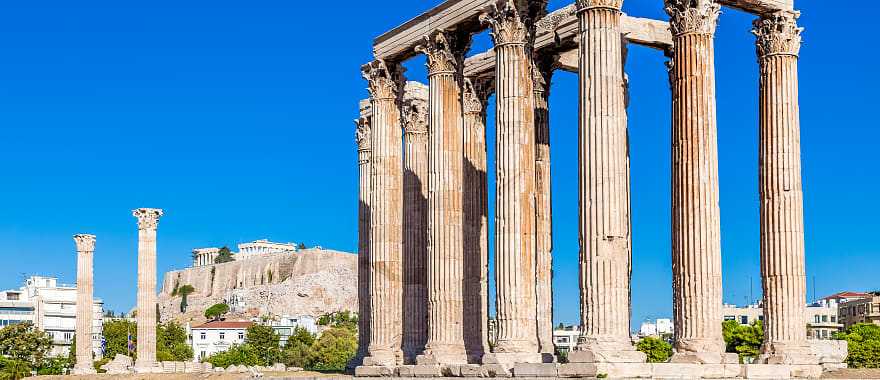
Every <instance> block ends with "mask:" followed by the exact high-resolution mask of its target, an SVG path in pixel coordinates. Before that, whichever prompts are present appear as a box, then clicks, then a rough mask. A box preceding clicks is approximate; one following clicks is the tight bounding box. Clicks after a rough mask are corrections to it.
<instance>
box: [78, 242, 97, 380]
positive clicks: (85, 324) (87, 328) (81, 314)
mask: <svg viewBox="0 0 880 380" xmlns="http://www.w3.org/2000/svg"><path fill="white" fill-rule="evenodd" d="M73 240H74V241H75V242H76V365H75V366H74V367H73V374H74V375H92V374H95V373H96V371H95V367H94V359H93V358H92V319H93V318H94V317H95V313H94V310H93V307H92V305H93V304H94V299H93V298H94V289H95V286H94V284H95V283H94V278H93V276H92V262H93V257H94V254H95V236H94V235H75V236H74V237H73Z"/></svg>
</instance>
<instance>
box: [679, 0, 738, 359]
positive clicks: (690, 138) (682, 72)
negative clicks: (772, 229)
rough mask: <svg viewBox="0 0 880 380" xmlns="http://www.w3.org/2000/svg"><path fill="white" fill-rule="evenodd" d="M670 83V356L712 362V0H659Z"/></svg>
mask: <svg viewBox="0 0 880 380" xmlns="http://www.w3.org/2000/svg"><path fill="white" fill-rule="evenodd" d="M666 12H667V13H668V14H669V16H670V22H669V24H670V29H671V31H672V35H673V46H674V51H673V53H672V60H671V62H670V82H671V87H672V277H673V287H672V290H673V298H674V300H673V315H674V317H675V349H676V353H675V355H674V356H673V361H676V362H697V363H719V362H721V361H722V360H723V355H722V353H723V352H724V340H723V338H722V336H721V322H722V313H721V305H722V299H721V296H722V294H721V235H720V228H721V219H720V216H719V214H720V210H719V205H718V131H717V125H716V112H715V47H714V38H715V26H716V23H717V21H718V14H719V13H720V7H719V5H718V4H716V3H715V2H714V1H713V0H666Z"/></svg>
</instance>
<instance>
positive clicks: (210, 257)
mask: <svg viewBox="0 0 880 380" xmlns="http://www.w3.org/2000/svg"><path fill="white" fill-rule="evenodd" d="M298 250H299V249H298V248H297V245H296V244H295V243H275V242H271V241H269V240H266V239H263V240H256V241H252V242H249V243H241V244H239V245H238V252H232V257H233V258H235V260H247V259H249V258H252V257H258V256H263V255H275V254H285V253H294V252H296V251H298ZM219 254H220V248H196V249H194V250H193V251H192V259H193V264H192V266H193V267H194V268H195V267H202V266H207V265H214V260H216V259H217V256H218V255H219Z"/></svg>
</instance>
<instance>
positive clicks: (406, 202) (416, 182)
mask: <svg viewBox="0 0 880 380" xmlns="http://www.w3.org/2000/svg"><path fill="white" fill-rule="evenodd" d="M412 83H413V85H415V82H412ZM418 86H424V85H422V84H418ZM409 87H410V85H409V84H407V88H409ZM420 89H422V90H424V88H420ZM408 93H409V91H408ZM403 120H404V126H403V128H404V162H403V166H404V175H403V261H404V280H403V284H404V285H403V286H404V288H403V301H404V305H403V319H404V325H403V353H404V356H405V357H406V359H407V362H413V361H415V358H416V356H417V355H418V354H420V353H422V351H423V350H424V349H425V343H427V340H428V289H427V282H428V272H427V256H428V104H427V99H424V98H414V99H407V100H406V101H405V102H404V108H403Z"/></svg>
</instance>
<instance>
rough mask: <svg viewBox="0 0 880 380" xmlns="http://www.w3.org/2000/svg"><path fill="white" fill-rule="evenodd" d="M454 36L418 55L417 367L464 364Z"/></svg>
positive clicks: (459, 58) (458, 53)
mask: <svg viewBox="0 0 880 380" xmlns="http://www.w3.org/2000/svg"><path fill="white" fill-rule="evenodd" d="M457 37H458V36H455V35H452V34H447V33H444V32H434V33H432V34H431V35H430V36H428V37H426V38H425V42H424V44H423V45H421V46H419V47H418V50H419V51H421V52H423V53H424V54H425V55H426V56H427V59H428V81H429V82H430V85H429V86H430V91H429V102H428V103H429V105H428V112H429V114H430V123H429V125H428V128H429V130H430V132H429V136H430V137H429V141H430V149H429V152H428V156H429V159H428V162H429V180H428V188H429V191H428V230H429V236H430V237H429V239H428V300H429V302H428V343H427V345H426V346H425V352H424V354H423V355H421V356H420V357H419V360H418V361H419V364H437V363H442V364H467V355H466V352H465V349H464V329H463V324H462V315H463V312H462V307H463V298H462V297H463V291H462V285H463V281H464V266H463V260H464V241H463V236H464V230H463V228H464V223H463V221H464V220H463V217H462V180H463V177H462V169H463V162H464V161H463V160H464V147H463V136H462V131H463V120H462V112H461V76H460V72H461V67H462V63H463V61H464V54H463V49H461V46H462V43H466V41H462V40H460V39H459V38H457Z"/></svg>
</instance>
